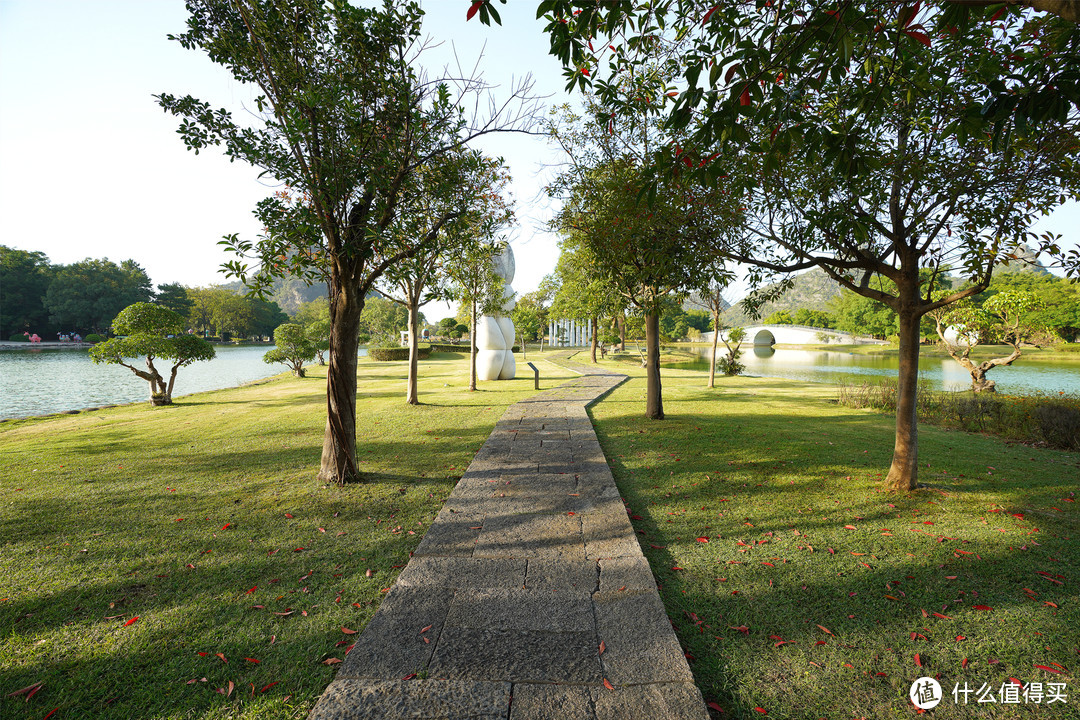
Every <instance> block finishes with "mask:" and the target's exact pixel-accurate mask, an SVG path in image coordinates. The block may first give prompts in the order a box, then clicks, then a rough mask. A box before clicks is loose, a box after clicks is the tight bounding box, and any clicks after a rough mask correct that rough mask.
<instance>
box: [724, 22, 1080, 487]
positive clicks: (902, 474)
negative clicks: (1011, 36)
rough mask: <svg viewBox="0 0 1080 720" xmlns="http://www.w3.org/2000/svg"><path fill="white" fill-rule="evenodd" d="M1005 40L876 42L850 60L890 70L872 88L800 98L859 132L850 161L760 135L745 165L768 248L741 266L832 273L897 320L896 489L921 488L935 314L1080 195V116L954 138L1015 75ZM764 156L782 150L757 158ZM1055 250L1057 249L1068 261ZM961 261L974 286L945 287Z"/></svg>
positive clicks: (787, 137) (830, 89) (878, 73)
mask: <svg viewBox="0 0 1080 720" xmlns="http://www.w3.org/2000/svg"><path fill="white" fill-rule="evenodd" d="M1000 42H1001V38H999V37H998V35H997V34H996V33H995V31H994V29H993V28H992V27H990V26H986V27H984V28H982V32H981V33H976V32H968V33H956V34H951V35H950V34H949V33H944V34H941V35H939V36H938V37H937V38H935V39H934V40H933V41H932V42H930V41H928V42H927V43H925V44H924V43H922V42H918V41H914V40H912V39H911V38H910V37H908V36H907V35H900V36H898V38H897V43H896V44H895V45H894V46H893V47H892V49H891V52H890V53H889V54H888V55H887V56H885V55H878V54H875V53H874V52H871V50H872V48H868V49H866V52H865V55H864V56H863V57H861V58H857V57H855V56H853V57H852V62H853V63H854V62H856V60H862V61H864V62H866V63H869V64H871V65H873V66H874V67H875V68H876V70H875V72H874V75H873V82H872V83H871V82H870V81H869V77H866V76H861V75H857V74H855V73H851V74H844V73H838V74H836V75H835V77H832V78H830V79H827V80H826V81H825V82H824V83H823V84H822V85H821V88H820V92H818V93H816V94H811V95H806V96H805V97H804V98H803V99H802V104H803V105H804V106H805V108H804V113H806V114H808V115H809V114H811V113H812V114H815V115H816V116H817V117H818V118H819V120H820V122H821V123H822V124H823V125H824V126H825V127H833V128H836V133H837V134H838V135H839V136H842V137H849V138H851V137H857V138H858V141H857V145H853V146H852V147H853V150H852V152H851V153H846V152H841V153H839V154H838V155H837V156H836V157H835V158H834V161H833V162H832V163H824V162H823V161H822V155H821V152H820V146H819V145H817V144H816V143H810V142H807V141H806V139H805V138H804V137H802V136H801V135H799V134H798V133H792V132H791V131H790V130H789V129H788V128H778V127H776V126H758V128H757V130H756V134H755V136H754V140H755V141H756V147H754V146H753V145H749V146H747V151H746V152H745V153H744V154H743V155H742V156H741V157H740V162H741V169H742V170H741V173H740V175H741V178H742V180H743V181H744V183H745V187H746V190H747V207H748V210H747V215H748V218H749V230H750V233H751V235H750V237H752V238H753V239H754V242H752V243H748V244H746V245H745V246H744V247H743V249H742V250H740V251H738V252H737V253H735V254H736V255H737V256H738V258H739V259H740V260H742V261H745V262H748V263H751V264H752V265H754V266H755V267H757V268H758V269H759V270H760V271H761V272H762V276H767V275H768V273H770V272H791V271H795V270H800V269H804V268H808V267H812V266H817V267H820V268H821V269H822V270H824V271H825V273H826V274H827V275H829V277H831V278H832V279H833V280H835V281H836V282H838V283H839V284H840V285H841V286H842V287H845V288H847V289H849V290H851V291H852V292H854V293H856V294H858V295H861V296H863V297H865V298H869V299H871V300H875V301H877V302H880V303H883V304H884V305H887V306H888V307H889V308H891V309H892V310H893V311H895V313H896V315H897V324H898V328H897V329H898V335H899V345H900V347H899V356H900V357H899V395H898V402H897V415H896V439H895V445H894V453H893V461H892V464H891V466H890V470H889V474H888V476H887V478H886V486H887V487H889V488H891V489H897V490H910V489H914V488H915V486H916V481H917V467H918V464H917V463H918V431H917V421H916V407H915V403H916V384H917V378H918V357H919V347H920V337H921V331H920V325H921V322H922V320H923V317H924V316H925V315H926V314H927V313H929V312H931V311H933V310H936V309H938V308H941V307H944V306H947V305H949V304H952V303H955V302H958V301H960V300H962V299H964V298H966V297H970V296H972V295H975V294H976V293H978V292H980V291H982V290H984V289H985V288H986V287H987V286H988V285H989V282H990V279H991V276H992V273H993V269H994V267H995V265H996V264H997V263H998V262H999V261H1000V260H1001V258H1002V257H1006V256H1008V255H1009V254H1010V253H1012V254H1015V253H1017V252H1019V249H1018V248H1019V246H1020V245H1021V244H1022V243H1023V242H1024V241H1025V240H1026V239H1027V238H1028V228H1029V227H1030V226H1031V224H1032V223H1033V221H1034V220H1035V218H1036V217H1038V216H1039V215H1041V214H1044V213H1047V212H1049V211H1050V210H1051V209H1052V208H1054V207H1056V206H1057V205H1058V204H1059V202H1060V201H1061V200H1062V199H1063V198H1064V197H1074V198H1075V197H1077V196H1078V194H1080V174H1078V172H1077V164H1076V158H1077V150H1078V147H1080V146H1078V143H1077V139H1076V131H1077V124H1076V118H1075V117H1074V116H1073V115H1070V116H1068V117H1067V118H1066V120H1065V121H1064V122H1060V121H1058V119H1057V118H1050V119H1047V120H1045V121H1043V122H1039V123H1036V122H1034V121H1032V122H1031V123H1029V124H1028V125H1027V126H1026V131H1025V133H1024V134H1022V135H1021V134H1017V135H1016V136H1015V137H1014V138H1013V139H1012V141H1011V143H1009V144H1005V143H1003V142H999V141H998V139H995V138H994V137H993V136H986V135H983V134H968V135H966V136H965V135H963V134H962V133H960V132H957V131H956V125H957V122H958V121H957V118H958V117H961V116H963V114H964V113H965V112H966V109H967V108H970V107H972V106H973V105H975V104H977V102H978V98H980V97H981V96H982V93H983V90H984V87H985V85H986V83H987V82H991V81H993V80H994V79H995V78H996V77H997V75H998V74H1000V73H1004V72H1006V71H1007V68H1006V66H1005V64H1003V61H1002V60H1001V58H1000V57H998V56H997V55H995V54H993V53H999V52H1001V51H1002V50H1004V48H1002V47H1001V46H1000V44H999V43H1000ZM987 48H989V51H988V50H987ZM764 148H772V149H773V150H775V152H759V150H761V149H764ZM871 150H872V151H871ZM1054 245H1055V244H1054V243H1053V242H1047V243H1045V244H1044V249H1046V250H1048V251H1051V252H1054V251H1056V248H1055V246H1054ZM1058 254H1059V255H1061V253H1060V252H1059V253H1058ZM1064 259H1065V260H1066V261H1067V260H1068V258H1064ZM1075 259H1077V258H1074V260H1075ZM950 267H951V269H952V272H953V273H955V274H957V275H958V276H959V277H960V278H961V279H962V280H964V281H966V282H967V284H966V285H965V286H964V287H963V289H961V290H956V291H951V292H944V293H941V292H939V290H940V289H941V288H942V286H943V280H944V276H945V274H944V271H945V269H946V268H950ZM1072 269H1073V271H1074V272H1075V271H1076V270H1077V267H1076V266H1075V265H1074V267H1073V268H1072Z"/></svg>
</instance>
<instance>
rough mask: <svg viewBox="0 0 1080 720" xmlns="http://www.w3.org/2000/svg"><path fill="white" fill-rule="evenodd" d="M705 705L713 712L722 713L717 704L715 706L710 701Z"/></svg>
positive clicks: (722, 710)
mask: <svg viewBox="0 0 1080 720" xmlns="http://www.w3.org/2000/svg"><path fill="white" fill-rule="evenodd" d="M706 704H707V705H708V706H709V707H710V708H712V709H713V710H715V711H717V712H724V708H722V707H720V706H719V705H717V704H716V703H715V702H711V701H710V702H709V703H706Z"/></svg>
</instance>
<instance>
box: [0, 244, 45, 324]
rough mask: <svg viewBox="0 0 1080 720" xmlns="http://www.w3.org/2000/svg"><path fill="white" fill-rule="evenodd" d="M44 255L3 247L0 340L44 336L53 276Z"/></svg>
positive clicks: (0, 277) (0, 261) (1, 258)
mask: <svg viewBox="0 0 1080 720" xmlns="http://www.w3.org/2000/svg"><path fill="white" fill-rule="evenodd" d="M51 272H52V270H51V266H50V264H49V258H48V257H46V256H45V254H44V253H40V252H31V251H27V250H18V249H16V248H10V247H7V246H6V245H0V339H3V340H6V339H8V338H9V337H11V336H12V335H14V334H16V333H18V334H21V333H24V332H38V333H43V334H44V333H45V326H46V324H47V323H48V320H49V312H48V310H46V308H45V293H46V292H47V291H48V289H49V280H50V274H51Z"/></svg>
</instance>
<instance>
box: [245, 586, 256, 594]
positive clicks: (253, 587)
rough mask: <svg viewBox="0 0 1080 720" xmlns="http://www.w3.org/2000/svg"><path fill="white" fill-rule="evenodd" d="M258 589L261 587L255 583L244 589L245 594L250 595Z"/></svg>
mask: <svg viewBox="0 0 1080 720" xmlns="http://www.w3.org/2000/svg"><path fill="white" fill-rule="evenodd" d="M258 589H259V586H258V585H254V586H252V587H251V588H249V589H247V590H245V591H244V594H245V595H250V594H251V593H253V592H255V591H256V590H258Z"/></svg>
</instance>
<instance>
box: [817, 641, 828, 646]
mask: <svg viewBox="0 0 1080 720" xmlns="http://www.w3.org/2000/svg"><path fill="white" fill-rule="evenodd" d="M814 644H815V645H828V644H829V643H827V642H825V641H824V640H818V641H817V642H816V643H814Z"/></svg>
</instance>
